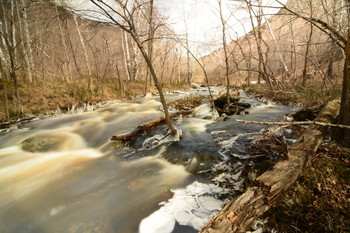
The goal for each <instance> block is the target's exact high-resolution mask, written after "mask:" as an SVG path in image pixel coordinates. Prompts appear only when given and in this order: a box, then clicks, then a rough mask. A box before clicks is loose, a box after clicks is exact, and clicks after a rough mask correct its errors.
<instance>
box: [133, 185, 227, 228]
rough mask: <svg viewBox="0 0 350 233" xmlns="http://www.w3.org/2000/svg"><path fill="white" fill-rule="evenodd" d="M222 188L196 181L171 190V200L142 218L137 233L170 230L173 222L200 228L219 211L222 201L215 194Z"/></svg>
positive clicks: (223, 191)
mask: <svg viewBox="0 0 350 233" xmlns="http://www.w3.org/2000/svg"><path fill="white" fill-rule="evenodd" d="M225 192H226V190H225V189H223V188H220V187H219V186H216V185H214V184H204V183H200V182H198V181H195V182H193V183H192V184H190V185H188V186H187V187H186V188H185V189H179V190H173V193H174V196H173V197H172V198H171V199H170V200H168V201H167V202H164V203H161V205H162V207H161V208H160V209H159V210H157V211H155V212H154V213H152V214H151V215H149V216H148V217H146V218H144V219H143V220H142V221H141V223H140V226H139V233H170V232H172V231H173V229H174V227H175V222H177V223H178V224H180V225H186V226H191V227H193V228H194V229H196V230H199V229H201V228H202V227H203V226H204V225H205V224H206V223H208V222H209V220H210V219H211V217H212V216H213V215H215V214H216V213H217V212H219V211H220V209H221V207H222V205H223V204H224V202H223V201H221V200H219V199H216V198H215V196H216V195H218V194H221V193H225Z"/></svg>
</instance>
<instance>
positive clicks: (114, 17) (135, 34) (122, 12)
mask: <svg viewBox="0 0 350 233" xmlns="http://www.w3.org/2000/svg"><path fill="white" fill-rule="evenodd" d="M90 2H92V3H93V4H94V5H95V6H96V7H97V8H98V9H100V12H102V14H103V16H105V17H106V18H108V20H109V23H110V24H112V25H114V26H116V27H120V28H121V29H122V30H123V31H125V32H127V33H128V34H129V35H130V36H131V38H132V39H133V41H134V42H135V44H136V45H137V47H138V48H139V51H140V52H141V54H142V56H143V58H144V60H145V62H146V64H147V66H148V68H149V71H150V73H151V75H152V78H153V81H154V84H155V86H156V88H157V90H158V92H159V96H160V101H161V103H162V105H163V108H164V114H165V119H166V122H167V125H168V127H169V129H170V131H171V134H172V135H176V134H177V133H178V130H177V129H176V128H175V127H174V126H173V124H172V123H171V120H170V117H169V111H168V106H167V104H166V101H165V98H164V94H163V90H162V86H161V85H160V83H159V81H158V76H157V74H156V72H155V70H154V66H153V64H152V60H151V59H150V57H149V54H148V53H147V50H146V48H145V47H144V43H143V41H142V35H141V33H139V30H140V29H139V28H137V25H136V23H135V19H134V17H135V14H137V11H139V10H140V9H141V7H142V6H143V4H144V2H142V1H141V2H137V3H136V2H134V3H131V2H129V1H119V0H115V1H113V3H114V4H115V5H114V6H112V5H111V4H108V3H106V2H102V1H97V0H90Z"/></svg>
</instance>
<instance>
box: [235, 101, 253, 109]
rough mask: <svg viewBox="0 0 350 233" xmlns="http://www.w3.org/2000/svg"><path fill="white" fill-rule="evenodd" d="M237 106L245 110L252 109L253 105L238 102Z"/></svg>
mask: <svg viewBox="0 0 350 233" xmlns="http://www.w3.org/2000/svg"><path fill="white" fill-rule="evenodd" d="M237 106H239V107H243V108H250V107H251V106H252V105H251V104H250V103H244V102H238V103H237Z"/></svg>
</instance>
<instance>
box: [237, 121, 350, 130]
mask: <svg viewBox="0 0 350 233" xmlns="http://www.w3.org/2000/svg"><path fill="white" fill-rule="evenodd" d="M236 121H238V122H241V123H245V124H260V125H286V126H289V125H312V124H315V125H320V126H329V127H338V128H344V129H350V126H349V125H338V124H331V123H326V122H319V121H291V122H261V121H243V120H236Z"/></svg>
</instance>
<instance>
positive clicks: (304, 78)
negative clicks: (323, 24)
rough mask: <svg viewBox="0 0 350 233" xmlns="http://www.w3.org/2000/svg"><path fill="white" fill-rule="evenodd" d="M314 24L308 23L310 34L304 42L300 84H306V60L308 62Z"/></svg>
mask: <svg viewBox="0 0 350 233" xmlns="http://www.w3.org/2000/svg"><path fill="white" fill-rule="evenodd" d="M313 28H314V26H313V25H312V24H310V34H309V38H308V40H307V43H306V50H305V57H304V69H303V82H302V86H303V87H305V86H306V79H307V70H308V62H309V51H310V46H311V40H312V34H313V31H314V29H313Z"/></svg>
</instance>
